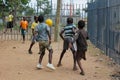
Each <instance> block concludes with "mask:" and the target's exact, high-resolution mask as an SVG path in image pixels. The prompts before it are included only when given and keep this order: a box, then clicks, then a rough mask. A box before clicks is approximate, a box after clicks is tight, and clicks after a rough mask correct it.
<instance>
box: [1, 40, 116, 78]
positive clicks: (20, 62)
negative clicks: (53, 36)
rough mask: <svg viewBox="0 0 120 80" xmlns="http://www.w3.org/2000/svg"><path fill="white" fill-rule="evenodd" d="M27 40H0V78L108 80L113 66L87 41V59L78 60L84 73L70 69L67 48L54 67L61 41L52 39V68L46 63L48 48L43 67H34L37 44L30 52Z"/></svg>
mask: <svg viewBox="0 0 120 80" xmlns="http://www.w3.org/2000/svg"><path fill="white" fill-rule="evenodd" d="M29 44H30V41H27V42H26V43H25V44H22V43H21V41H0V80H111V77H110V75H112V74H113V71H114V67H113V66H109V58H108V57H105V56H104V55H102V54H101V52H100V50H98V49H97V48H95V47H94V46H93V45H92V44H91V43H90V42H89V48H88V51H87V61H82V64H83V68H84V69H85V76H81V75H80V74H79V73H80V71H79V70H77V71H73V70H72V67H73V59H72V54H71V52H70V50H68V51H67V53H66V54H65V56H64V58H63V61H62V64H63V66H61V67H59V68H58V67H56V65H57V62H58V59H59V56H60V53H61V50H62V42H58V43H55V42H53V43H52V46H53V49H54V54H53V64H54V65H55V67H56V70H55V71H52V70H50V69H48V68H47V67H46V65H47V62H48V52H47V51H46V55H45V57H44V59H43V62H42V64H43V66H44V69H42V70H37V69H36V65H37V63H38V58H39V54H37V53H38V51H39V50H38V44H37V43H36V44H35V46H34V47H33V54H32V55H30V54H28V52H27V50H28V47H29Z"/></svg>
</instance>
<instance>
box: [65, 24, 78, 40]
mask: <svg viewBox="0 0 120 80" xmlns="http://www.w3.org/2000/svg"><path fill="white" fill-rule="evenodd" d="M75 28H76V26H75V25H73V24H69V25H66V26H65V27H64V28H63V30H64V38H71V37H73V36H74V34H75V32H74V29H75Z"/></svg>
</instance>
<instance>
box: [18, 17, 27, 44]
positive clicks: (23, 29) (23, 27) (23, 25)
mask: <svg viewBox="0 0 120 80" xmlns="http://www.w3.org/2000/svg"><path fill="white" fill-rule="evenodd" d="M20 29H21V34H22V37H23V43H24V42H25V34H26V31H27V29H28V22H27V20H26V18H25V17H23V20H21V22H20Z"/></svg>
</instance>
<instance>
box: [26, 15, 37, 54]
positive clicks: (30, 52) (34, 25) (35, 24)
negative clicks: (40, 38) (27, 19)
mask: <svg viewBox="0 0 120 80" xmlns="http://www.w3.org/2000/svg"><path fill="white" fill-rule="evenodd" d="M37 25H38V17H37V16H34V22H33V23H32V26H31V29H32V35H33V36H32V42H31V44H30V47H29V50H28V52H29V54H32V50H31V49H32V47H33V45H34V44H35V41H36V38H35V35H34V29H35V27H36V26H37Z"/></svg>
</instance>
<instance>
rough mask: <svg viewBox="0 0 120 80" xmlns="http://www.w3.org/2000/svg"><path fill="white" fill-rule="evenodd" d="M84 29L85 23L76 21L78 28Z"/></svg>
mask: <svg viewBox="0 0 120 80" xmlns="http://www.w3.org/2000/svg"><path fill="white" fill-rule="evenodd" d="M84 27H85V21H83V20H80V21H78V28H79V29H83V28H84Z"/></svg>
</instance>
